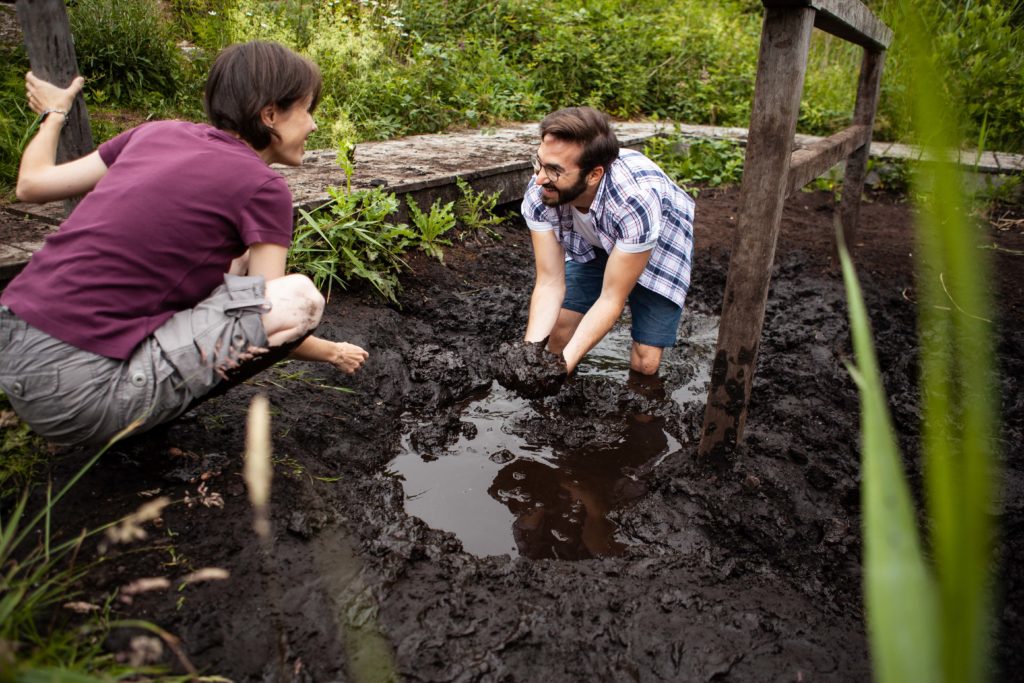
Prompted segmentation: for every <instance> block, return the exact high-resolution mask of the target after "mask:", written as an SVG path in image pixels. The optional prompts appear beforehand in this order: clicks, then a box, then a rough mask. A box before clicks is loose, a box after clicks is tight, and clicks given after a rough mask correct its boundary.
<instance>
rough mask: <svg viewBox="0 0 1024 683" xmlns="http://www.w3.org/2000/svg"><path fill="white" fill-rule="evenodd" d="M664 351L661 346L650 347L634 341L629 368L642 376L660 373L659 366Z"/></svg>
mask: <svg viewBox="0 0 1024 683" xmlns="http://www.w3.org/2000/svg"><path fill="white" fill-rule="evenodd" d="M663 351H664V349H662V348H661V347H660V346H648V345H647V344H641V343H640V342H637V341H634V342H633V347H632V349H631V350H630V352H629V367H631V368H633V369H634V370H636V371H637V372H639V373H640V374H642V375H653V374H655V373H656V372H658V366H660V365H661V354H662V352H663Z"/></svg>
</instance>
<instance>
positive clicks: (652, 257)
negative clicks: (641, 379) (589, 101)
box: [522, 107, 694, 375]
mask: <svg viewBox="0 0 1024 683" xmlns="http://www.w3.org/2000/svg"><path fill="white" fill-rule="evenodd" d="M540 137H541V143H540V147H539V148H538V150H537V152H536V154H534V155H533V168H534V172H535V175H534V177H533V178H532V179H531V182H530V187H529V188H528V189H527V191H526V196H525V197H524V198H523V205H522V214H523V217H524V218H525V219H526V224H527V226H529V228H530V233H531V236H532V239H533V252H534V258H535V259H536V269H537V279H536V282H535V284H534V288H533V295H532V297H531V299H530V318H529V322H528V323H527V327H526V335H525V340H526V342H528V343H531V342H532V343H543V341H544V340H547V348H548V350H549V351H550V352H551V353H553V354H561V355H562V357H563V358H564V360H565V364H566V367H567V370H568V372H570V373H571V372H572V371H573V370H574V369H575V368H576V366H577V365H578V364H579V362H580V360H581V359H582V358H583V356H584V355H586V354H587V352H588V351H590V349H592V348H593V347H594V346H595V345H597V343H598V342H600V341H601V339H602V338H604V336H605V335H606V334H607V333H608V331H609V330H610V329H611V328H612V326H613V325H614V324H615V322H616V321H617V320H618V319H619V316H620V315H621V314H622V310H623V308H624V307H625V305H626V302H627V301H628V302H629V307H630V312H631V316H632V330H631V332H632V339H633V344H632V349H631V351H630V367H631V368H632V369H633V370H635V371H637V372H639V373H642V374H644V375H653V374H655V373H656V372H657V370H658V366H659V365H660V363H661V356H662V351H663V350H664V349H665V348H666V347H671V346H672V345H674V344H675V341H676V331H677V328H678V326H679V318H680V316H681V314H682V311H683V304H684V303H685V301H686V292H687V289H688V288H689V285H690V264H691V256H692V254H693V214H694V202H693V200H692V199H691V198H690V196H689V195H687V194H686V192H684V191H683V190H681V189H680V188H679V187H678V186H677V185H676V184H675V183H674V182H672V180H671V179H670V178H669V177H668V176H667V175H665V173H664V171H662V170H661V169H660V168H659V167H658V166H657V165H656V164H655V163H654V162H653V161H651V160H650V159H648V158H647V157H645V156H644V155H643V154H641V153H639V152H636V151H633V150H628V149H623V150H621V151H620V149H619V143H618V140H617V139H616V137H615V133H614V132H613V131H612V129H611V125H610V123H609V120H608V117H607V116H606V115H604V114H602V113H601V112H599V111H596V110H594V109H591V108H589V107H568V108H566V109H560V110H559V111H556V112H554V113H552V114H549V115H548V116H547V117H545V118H544V120H543V121H541V124H540Z"/></svg>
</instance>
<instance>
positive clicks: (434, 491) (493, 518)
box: [389, 319, 717, 560]
mask: <svg viewBox="0 0 1024 683" xmlns="http://www.w3.org/2000/svg"><path fill="white" fill-rule="evenodd" d="M712 323H713V324H712ZM692 326H693V329H692V330H690V331H691V332H694V333H695V337H693V338H691V337H683V336H682V334H681V335H680V336H681V338H684V339H687V341H688V343H689V344H691V345H693V346H694V347H695V348H694V351H695V354H694V355H693V356H691V355H690V354H687V356H688V358H683V359H679V358H675V359H672V358H671V357H672V356H681V355H682V352H680V351H679V350H676V351H674V352H672V353H671V354H670V356H667V357H666V361H668V362H674V363H680V362H681V363H688V364H690V365H692V366H693V368H692V372H689V373H688V374H687V376H688V377H689V378H690V379H689V380H688V381H687V382H686V383H685V385H684V386H683V387H681V388H679V389H676V390H674V391H673V392H672V394H671V398H672V400H675V401H680V402H685V401H692V400H699V401H703V400H704V398H705V396H706V392H707V373H708V367H707V366H708V365H709V358H710V350H713V348H714V343H715V335H716V334H717V319H713V320H711V322H708V321H704V322H703V323H701V321H697V322H696V323H693V324H692ZM682 332H683V331H682V330H681V333H682ZM707 339H710V347H708V343H707V341H706V340H707ZM628 348H629V327H628V324H622V323H620V324H618V325H617V326H616V327H615V328H614V329H613V330H612V332H611V333H610V334H609V335H608V336H607V337H606V338H605V339H604V340H603V341H602V342H601V344H599V345H598V346H597V347H596V348H595V349H593V350H592V351H591V353H590V354H588V356H587V360H586V362H585V363H583V364H581V366H580V368H579V370H578V372H579V374H580V375H581V376H586V375H596V376H601V377H605V378H610V379H614V380H621V381H622V382H623V383H626V382H627V381H629V380H628V378H629V374H630V373H629V361H628ZM709 348H710V350H709ZM456 408H457V410H458V412H459V419H460V421H461V428H460V429H459V435H458V437H457V438H455V439H450V440H449V443H447V444H445V445H441V446H430V445H422V444H417V443H414V442H415V441H416V440H415V439H414V437H413V434H414V432H415V431H416V430H417V429H421V428H424V427H428V426H429V423H428V422H423V421H416V420H415V418H407V419H408V427H407V429H406V433H405V435H404V436H403V438H402V443H401V450H400V453H399V455H398V456H397V457H396V458H395V459H394V460H393V461H392V462H391V464H390V467H389V469H390V472H391V473H392V474H393V475H396V476H398V477H399V478H400V479H401V480H402V486H403V489H404V492H405V511H406V512H407V513H408V514H409V515H412V516H415V517H419V518H420V519H421V520H423V521H424V522H425V523H426V524H427V525H428V526H430V527H432V528H435V529H442V530H445V531H449V532H451V533H453V534H455V535H456V536H457V537H458V538H459V540H460V541H461V542H462V545H463V547H464V548H465V550H466V552H468V553H471V554H473V555H477V556H481V557H483V556H488V555H503V554H508V555H512V556H516V555H522V556H524V557H528V558H531V559H542V558H551V559H564V560H575V559H587V558H593V557H609V556H616V555H620V554H622V552H623V550H624V549H625V546H624V545H623V543H622V542H621V541H620V540H618V539H617V538H616V530H617V529H616V525H615V523H614V522H613V521H611V520H610V519H608V513H609V512H610V511H612V510H616V509H622V508H623V507H626V506H627V505H628V504H629V503H631V502H632V501H634V500H636V499H637V498H639V497H640V496H642V495H643V494H644V491H645V487H644V485H643V482H642V481H641V480H640V477H639V476H638V475H637V470H639V469H641V468H645V467H651V466H656V465H657V464H658V463H659V462H660V461H661V459H663V458H664V457H665V456H667V455H668V454H670V453H673V452H676V451H678V450H679V449H680V444H679V442H678V441H677V440H676V439H675V437H673V436H672V435H671V434H669V433H668V432H666V431H665V429H664V426H665V425H664V422H665V420H664V418H663V417H658V416H653V415H644V414H624V415H622V416H621V417H620V418H617V419H621V420H622V423H621V424H620V425H617V426H618V428H619V431H618V434H619V438H618V439H616V440H615V441H614V442H613V443H610V444H609V443H603V444H598V445H589V446H584V447H580V448H576V447H574V448H567V447H557V446H552V445H551V444H550V443H549V442H548V441H545V440H544V439H542V438H538V437H537V436H536V435H535V434H533V430H532V429H531V427H530V425H537V424H538V423H539V422H540V423H543V421H544V420H551V419H554V418H556V417H557V416H555V415H544V414H541V413H540V412H538V410H545V409H546V408H545V404H544V403H543V402H537V403H536V404H533V403H531V402H530V401H529V400H527V399H524V398H522V397H520V396H519V395H517V394H515V393H514V392H511V391H509V390H507V389H505V388H504V387H502V386H501V385H499V384H498V383H497V382H495V383H493V384H492V385H491V387H490V389H489V390H487V391H486V392H484V393H483V394H482V395H477V396H474V397H472V398H470V399H468V400H467V401H465V402H464V403H463V404H461V405H460V406H456ZM595 419H597V418H595ZM613 419H615V418H613Z"/></svg>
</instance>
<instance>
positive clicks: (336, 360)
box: [329, 342, 370, 375]
mask: <svg viewBox="0 0 1024 683" xmlns="http://www.w3.org/2000/svg"><path fill="white" fill-rule="evenodd" d="M369 357H370V354H369V353H367V352H366V350H365V349H363V348H362V347H360V346H356V345H355V344H349V343H348V342H335V344H334V348H333V349H332V354H331V358H330V359H329V362H330V363H331V365H333V366H334V367H336V368H337V369H339V370H341V371H342V372H344V373H348V374H349V375H351V374H352V373H353V372H355V371H356V370H358V369H359V368H361V367H363V363H365V362H366V359H367V358H369Z"/></svg>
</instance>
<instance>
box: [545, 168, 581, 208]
mask: <svg viewBox="0 0 1024 683" xmlns="http://www.w3.org/2000/svg"><path fill="white" fill-rule="evenodd" d="M544 187H547V188H549V189H552V190H554V191H555V192H557V193H558V196H556V197H555V198H554V200H551V199H548V198H547V197H545V196H544V195H543V194H542V195H541V196H540V200H541V201H542V202H543V203H544V205H545V206H565V205H566V204H568V203H569V202H571V201H572V200H574V199H576V198H577V197H579V196H580V195H581V194H583V193H584V192H585V191H586V189H587V178H586V176H585V175H584V174H583V173H580V179H579V180H577V181H576V184H575V185H573V186H572V187H569V188H566V189H564V190H559V189H558V188H557V187H555V186H554V185H550V184H549V185H545V186H544Z"/></svg>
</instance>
